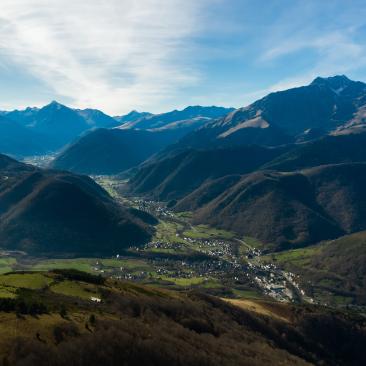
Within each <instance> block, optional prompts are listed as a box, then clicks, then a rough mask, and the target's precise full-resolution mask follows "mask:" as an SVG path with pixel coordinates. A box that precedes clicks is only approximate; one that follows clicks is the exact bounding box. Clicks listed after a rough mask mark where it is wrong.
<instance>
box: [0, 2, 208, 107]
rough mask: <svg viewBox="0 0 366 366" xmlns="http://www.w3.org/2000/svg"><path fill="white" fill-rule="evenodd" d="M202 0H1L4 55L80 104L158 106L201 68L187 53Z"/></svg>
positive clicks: (191, 81)
mask: <svg viewBox="0 0 366 366" xmlns="http://www.w3.org/2000/svg"><path fill="white" fill-rule="evenodd" d="M202 4H203V0H198V1H197V0H195V1H187V0H169V1H161V0H160V1H159V0H138V1H134V0H109V1H103V0H89V1H83V0H2V1H1V11H0V58H3V59H6V60H8V61H9V60H10V62H12V63H16V64H17V65H19V67H21V68H24V69H25V70H27V72H29V73H31V74H32V75H33V76H35V77H36V78H38V79H40V80H41V81H42V82H43V83H44V84H45V85H47V86H48V87H49V88H51V89H52V90H54V93H55V95H59V96H62V97H66V98H67V99H68V100H70V101H71V104H73V105H74V106H80V107H85V106H93V107H99V108H102V109H104V110H106V111H107V112H109V113H120V112H125V111H127V110H128V109H130V108H131V107H132V106H133V107H134V108H140V107H143V108H147V109H151V110H154V109H156V106H157V105H158V106H160V105H161V104H162V101H163V100H164V99H168V98H170V97H171V96H172V95H173V94H174V93H175V92H176V90H177V89H179V88H181V87H185V86H189V85H193V84H194V83H196V82H197V81H198V80H199V77H200V75H199V73H198V72H197V71H196V70H195V69H194V68H193V67H192V65H190V64H189V63H188V62H187V57H184V55H185V53H186V52H189V42H188V40H189V39H190V37H192V36H193V35H194V34H195V32H196V31H197V30H198V28H199V24H200V22H199V16H200V15H199V14H200V9H201V6H202Z"/></svg>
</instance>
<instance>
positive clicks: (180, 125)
mask: <svg viewBox="0 0 366 366" xmlns="http://www.w3.org/2000/svg"><path fill="white" fill-rule="evenodd" d="M229 110H231V109H225V108H222V107H198V106H197V107H187V108H186V109H185V110H183V111H172V112H168V113H163V114H160V115H153V114H151V113H148V112H141V113H140V112H137V111H132V112H130V113H128V114H127V115H124V116H117V117H111V116H109V115H107V114H105V113H103V112H102V111H99V110H97V109H91V108H87V109H73V108H69V107H67V106H65V105H63V104H61V103H58V102H56V101H53V102H51V103H49V104H48V105H46V106H44V107H42V108H31V107H28V108H26V109H24V110H14V111H0V117H2V118H3V121H4V122H3V123H2V125H1V126H0V129H1V131H4V133H3V135H0V153H1V152H2V153H8V154H12V155H14V156H18V157H23V156H27V155H39V154H46V153H50V152H55V151H57V150H59V149H61V148H62V147H64V146H66V145H67V144H69V143H72V142H74V141H76V139H77V138H79V137H80V136H82V135H83V134H85V132H87V131H90V130H92V129H97V128H115V127H118V126H121V128H131V129H146V130H150V128H141V127H143V125H144V124H149V123H152V124H157V122H156V121H157V120H159V121H160V127H159V128H156V129H154V128H152V129H151V130H156V131H158V130H163V129H165V127H166V129H168V130H170V131H171V136H172V139H171V142H176V140H177V139H179V138H180V137H182V136H183V135H184V134H185V133H187V132H190V131H192V130H193V129H195V128H197V127H199V126H202V125H203V124H204V123H206V122H208V121H210V120H211V119H212V118H213V117H216V116H220V117H221V116H222V115H224V114H226V113H227V111H229ZM5 121H8V122H7V123H5ZM11 121H12V122H14V125H11V123H9V122H11ZM146 121H149V122H146ZM165 124H166V126H165ZM135 125H136V127H135ZM173 131H176V132H175V134H173ZM7 135H9V137H10V136H14V140H12V138H13V137H11V138H10V140H9V139H6V138H5V136H7ZM24 136H27V139H28V141H34V143H29V142H28V143H26V144H25V146H24V145H23V144H21V143H18V141H17V138H19V141H24ZM8 140H9V141H8ZM10 142H11V143H10Z"/></svg>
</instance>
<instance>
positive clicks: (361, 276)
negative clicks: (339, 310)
mask: <svg viewBox="0 0 366 366" xmlns="http://www.w3.org/2000/svg"><path fill="white" fill-rule="evenodd" d="M267 258H268V259H269V260H270V261H274V262H275V263H277V264H278V265H280V266H282V267H283V268H285V269H286V270H288V271H291V272H294V273H296V274H298V275H300V280H301V282H302V284H303V285H305V286H306V287H307V290H308V291H310V293H313V296H315V298H318V299H319V300H320V301H322V302H324V303H330V304H334V305H347V304H363V305H366V281H365V279H366V232H365V231H362V232H359V233H355V234H352V235H347V236H343V237H341V238H339V239H337V240H332V241H328V242H324V243H321V244H318V245H316V246H312V247H308V248H304V249H296V250H291V251H286V252H282V253H278V254H273V255H270V256H268V257H267ZM309 281H310V283H311V286H310V285H307V284H309Z"/></svg>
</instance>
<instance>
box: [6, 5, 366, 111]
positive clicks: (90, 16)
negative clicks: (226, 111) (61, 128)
mask: <svg viewBox="0 0 366 366" xmlns="http://www.w3.org/2000/svg"><path fill="white" fill-rule="evenodd" d="M336 74H345V75H347V76H348V77H350V78H351V79H354V80H361V81H366V1H365V0H362V1H358V0H317V1H313V0H256V1H252V0H88V1H85V0H1V4H0V109H1V110H11V109H15V108H18V109H21V108H25V107H27V106H38V107H39V106H43V105H45V104H47V103H49V102H50V101H51V100H57V101H59V102H60V103H63V104H67V105H69V106H71V107H75V108H98V109H101V110H103V111H104V112H106V113H108V114H111V115H120V114H124V113H128V112H129V111H131V110H139V111H149V112H152V113H161V112H165V111H169V110H173V109H182V108H184V107H185V106H187V105H198V104H199V105H220V106H227V107H242V106H246V105H248V104H250V103H251V102H253V101H255V100H256V99H258V98H260V97H263V96H264V95H266V94H268V93H270V92H273V91H277V90H284V89H288V88H291V87H296V86H300V85H304V84H308V83H309V82H311V80H313V79H314V78H315V77H316V76H332V75H336Z"/></svg>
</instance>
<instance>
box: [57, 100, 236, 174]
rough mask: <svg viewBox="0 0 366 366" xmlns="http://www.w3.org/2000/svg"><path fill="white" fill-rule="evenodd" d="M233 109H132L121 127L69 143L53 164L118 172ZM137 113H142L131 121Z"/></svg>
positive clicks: (82, 170) (80, 170)
mask: <svg viewBox="0 0 366 366" xmlns="http://www.w3.org/2000/svg"><path fill="white" fill-rule="evenodd" d="M230 110H231V109H230V108H222V107H214V106H213V107H201V106H194V107H187V108H185V109H184V110H182V111H177V110H175V111H172V112H168V113H163V114H159V115H151V114H147V113H141V114H139V113H138V112H131V113H132V114H131V113H130V114H129V115H127V116H126V118H127V119H126V120H125V121H124V122H125V123H123V124H122V125H121V126H119V127H118V128H115V129H108V130H107V129H104V130H103V131H102V130H95V131H92V132H90V133H89V134H87V135H85V136H82V137H81V138H80V139H78V140H77V141H75V142H74V143H73V144H71V145H70V146H67V147H66V148H65V149H64V150H63V151H61V152H60V154H58V156H57V157H56V159H55V160H54V161H53V163H52V167H54V168H57V169H66V170H71V171H74V172H78V173H88V174H117V173H120V172H122V171H123V170H126V169H129V168H131V167H133V166H136V165H138V164H140V163H142V162H143V161H144V160H145V159H147V158H149V157H150V156H151V155H153V154H155V153H157V152H159V151H160V150H162V149H163V148H164V147H166V146H168V145H170V144H172V143H175V142H177V141H178V140H179V138H181V137H182V136H184V135H185V134H186V133H188V132H189V131H192V130H194V129H196V128H198V127H199V126H202V125H203V124H205V123H208V122H209V121H212V120H213V118H216V117H217V116H223V115H225V114H226V113H228V112H229V111H230ZM137 116H140V117H139V118H137V119H136V120H132V121H128V119H133V118H134V117H137ZM119 121H120V122H121V121H122V119H121V118H120V119H119Z"/></svg>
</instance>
